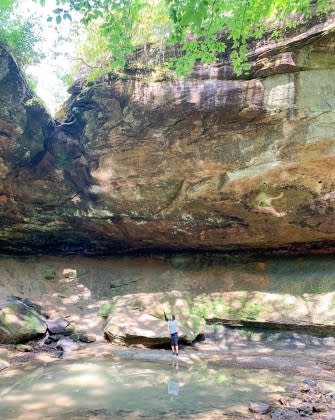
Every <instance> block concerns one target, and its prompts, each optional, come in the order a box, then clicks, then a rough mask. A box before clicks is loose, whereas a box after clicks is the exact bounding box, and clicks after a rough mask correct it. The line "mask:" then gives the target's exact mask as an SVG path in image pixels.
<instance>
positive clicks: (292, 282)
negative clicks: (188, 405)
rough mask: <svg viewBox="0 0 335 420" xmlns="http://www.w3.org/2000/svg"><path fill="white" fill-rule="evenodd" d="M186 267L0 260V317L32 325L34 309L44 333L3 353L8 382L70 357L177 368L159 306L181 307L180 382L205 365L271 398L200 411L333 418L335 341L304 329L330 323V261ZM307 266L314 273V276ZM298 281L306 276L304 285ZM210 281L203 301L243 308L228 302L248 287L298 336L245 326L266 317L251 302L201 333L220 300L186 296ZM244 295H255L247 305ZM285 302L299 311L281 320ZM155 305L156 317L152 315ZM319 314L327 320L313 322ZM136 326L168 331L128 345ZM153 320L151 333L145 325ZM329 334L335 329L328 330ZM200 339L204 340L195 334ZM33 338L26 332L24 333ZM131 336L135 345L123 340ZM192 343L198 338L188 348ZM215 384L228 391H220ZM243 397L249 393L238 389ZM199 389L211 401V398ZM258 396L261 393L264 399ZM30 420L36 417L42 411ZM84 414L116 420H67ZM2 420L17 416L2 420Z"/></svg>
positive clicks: (6, 346) (186, 413) (132, 414)
mask: <svg viewBox="0 0 335 420" xmlns="http://www.w3.org/2000/svg"><path fill="white" fill-rule="evenodd" d="M186 261H187V262H188V264H186V265H185V264H184V265H180V264H181V262H182V261H181V260H180V259H179V260H178V266H176V265H175V266H174V267H172V266H171V265H169V264H168V265H166V263H165V262H164V261H162V260H157V259H154V260H150V259H145V261H143V260H140V261H139V260H138V259H136V258H135V259H134V261H132V259H126V260H124V259H116V260H110V259H100V260H95V259H81V258H72V259H69V258H65V259H64V258H57V257H50V258H41V259H39V258H34V259H32V260H29V259H28V260H27V259H15V258H4V259H2V264H1V266H0V274H1V275H0V291H1V293H0V296H1V308H2V309H1V310H2V311H4V310H6V308H8V306H9V305H13V304H14V303H15V302H16V304H17V305H18V307H19V308H21V309H22V308H23V307H24V308H23V309H24V311H23V315H24V317H26V315H27V312H26V310H27V308H28V309H29V308H30V309H32V310H33V311H35V315H34V318H33V320H34V322H33V323H32V324H33V326H34V328H36V326H37V320H38V322H41V324H38V328H41V329H38V334H37V336H36V337H27V336H23V338H22V340H20V339H17V340H15V343H12V344H11V343H9V342H7V343H3V344H2V345H0V359H1V365H0V366H1V367H2V370H1V372H0V375H1V376H2V378H5V377H6V375H11V372H12V374H13V375H15V372H17V374H18V373H19V371H21V370H22V371H24V370H25V369H28V370H29V367H30V366H34V365H35V364H37V365H39V366H42V367H43V366H44V367H45V366H50V367H52V366H62V365H63V364H64V366H65V365H66V363H68V362H69V361H71V360H72V361H74V362H75V361H77V362H78V363H79V364H80V363H81V361H83V360H85V361H90V363H93V364H94V363H96V361H97V359H99V358H101V357H102V358H107V360H110V361H111V365H110V366H113V364H114V363H116V364H117V363H120V361H122V363H126V362H127V361H132V362H134V363H139V364H141V363H149V364H150V365H151V366H157V365H163V366H166V367H167V368H170V367H173V366H175V365H176V360H175V358H173V357H172V355H171V352H170V350H169V344H168V343H169V341H168V335H167V333H166V325H165V323H164V322H163V321H162V319H161V314H160V313H159V312H160V309H161V308H164V309H165V308H166V309H167V310H170V311H171V310H172V309H178V310H179V312H177V313H178V315H179V319H180V321H181V325H183V326H184V328H185V331H186V332H187V331H188V334H189V335H187V334H185V340H184V341H183V342H182V345H181V351H180V357H179V359H178V364H179V366H180V369H181V370H182V371H183V374H184V375H185V376H187V375H188V372H190V371H191V372H194V370H195V369H199V368H201V369H202V368H203V369H204V370H205V371H206V372H207V371H208V370H210V371H214V372H215V371H219V370H220V369H237V370H239V371H240V372H244V371H247V370H252V372H253V373H252V374H251V376H253V377H254V378H253V380H254V381H255V383H257V387H256V385H255V387H256V388H257V389H259V390H260V391H261V390H262V392H263V390H268V391H269V392H267V393H266V398H265V397H264V398H257V393H256V395H252V394H250V400H249V401H244V403H243V404H244V411H243V410H242V412H240V413H238V412H237V413H235V414H232V413H229V410H228V411H226V408H220V409H217V408H215V404H214V407H211V408H208V409H207V410H202V411H201V410H200V411H201V418H208V419H210V418H211V419H216V418H224V417H225V416H227V418H231V417H232V416H233V417H234V416H235V418H264V419H269V418H274V419H286V418H287V419H290V418H302V417H307V418H308V417H309V418H316V419H331V418H335V412H334V410H335V408H334V403H333V396H334V394H333V391H334V390H335V388H334V387H335V385H334V373H335V339H334V337H333V335H332V334H327V331H323V334H322V335H316V334H315V333H314V334H310V331H308V328H306V324H307V327H308V325H312V324H313V325H314V327H315V328H317V326H318V320H320V319H322V320H327V319H328V318H327V317H329V316H330V313H322V305H321V303H322V302H323V303H324V305H326V306H324V307H327V308H328V309H332V306H331V301H332V299H331V298H330V297H331V296H332V293H333V283H332V282H333V278H332V272H333V269H332V268H333V261H332V259H331V258H326V259H324V258H321V259H319V260H318V259H316V260H315V259H314V260H313V259H312V261H311V260H308V261H306V262H304V261H303V260H301V259H300V260H298V259H297V260H290V261H288V262H286V264H287V266H285V265H281V266H280V267H281V268H280V269H278V265H274V264H275V263H273V262H271V261H270V262H269V261H265V262H259V261H255V262H248V263H247V264H244V265H243V264H242V265H241V264H240V265H236V264H233V265H232V266H222V265H218V264H216V265H215V264H214V266H213V265H210V266H208V262H207V263H206V264H205V267H204V266H193V267H192V268H190V265H189V262H190V261H188V260H186ZM305 265H306V267H307V266H308V270H306V267H305ZM301 267H303V271H302V270H301ZM298 268H299V269H298ZM302 272H305V273H306V274H305V277H304V276H303V275H302ZM205 277H206V278H207V281H208V282H207V296H209V295H210V294H211V293H212V294H214V295H215V296H218V294H222V293H225V294H226V295H225V296H228V295H227V294H230V296H231V294H232V293H237V295H236V296H237V299H236V301H232V305H233V304H236V302H239V299H240V300H241V291H243V290H244V292H243V293H244V295H245V296H244V297H245V298H248V297H250V296H253V298H255V297H257V296H261V297H263V298H264V297H267V298H271V299H269V300H270V301H271V302H273V301H275V302H277V303H276V306H272V307H273V308H274V309H276V310H274V311H273V314H272V315H273V317H274V318H273V320H274V319H276V320H277V321H278V320H279V321H280V320H281V319H282V318H281V316H283V315H285V317H286V319H287V318H288V315H290V316H291V325H290V326H291V328H290V329H287V328H286V327H287V324H282V325H280V322H272V323H271V325H272V326H273V327H276V328H275V329H269V328H268V327H269V324H268V325H266V323H265V324H264V322H259V323H258V328H255V325H257V319H250V317H249V318H247V316H250V315H253V316H254V317H256V318H257V316H258V315H259V314H257V311H258V309H259V308H260V307H259V306H255V305H254V306H251V307H249V308H248V306H247V305H244V306H240V308H238V307H237V306H236V307H235V309H236V313H235V318H234V317H232V318H231V319H230V321H231V322H230V323H229V324H228V325H227V324H226V325H222V324H218V323H214V324H211V325H210V324H206V322H205V320H204V319H203V320H202V322H200V323H199V322H198V321H197V320H198V319H200V321H201V316H200V315H203V318H204V315H207V316H208V314H209V313H210V310H213V308H214V309H215V308H216V306H215V305H217V304H218V302H217V299H216V301H215V300H214V302H216V303H215V305H212V306H211V308H209V307H208V305H209V303H210V302H211V301H210V300H209V299H207V301H201V302H200V304H199V305H198V306H197V311H195V310H194V306H190V305H189V304H188V302H190V300H188V298H187V299H185V296H186V294H187V293H190V292H191V293H190V295H191V296H192V299H193V300H196V299H197V297H198V296H200V295H203V294H204V293H205V292H206V289H205V284H204V283H203V280H204V279H205ZM163 279H165V280H168V279H172V280H170V282H169V283H167V281H162V280H163ZM176 279H178V281H177V280H176ZM140 280H141V285H140V284H139V283H140ZM140 286H141V287H142V289H141V290H140ZM220 287H221V290H220V289H219V288H220ZM315 287H318V289H317V290H316V289H315ZM320 288H323V290H321V289H320ZM246 292H248V293H249V294H248V296H247V293H246ZM243 293H242V294H243ZM160 296H165V298H166V296H167V297H168V298H167V299H165V300H164V301H163V302H158V303H159V305H158V306H157V301H158V300H159V299H158V297H160ZM274 296H275V299H274ZM172 298H173V299H174V300H173V299H172ZM280 298H281V301H280ZM204 302H205V303H206V305H207V306H206V305H205V304H204ZM255 304H256V303H255ZM22 305H23V306H22ZM169 305H170V306H169ZM285 305H286V306H285ZM287 305H291V308H294V311H291V312H286V313H285V310H287V308H289V306H287ZM308 305H309V311H308V312H307V313H306V312H301V309H302V308H303V309H306V307H308ZM249 306H250V305H249ZM231 307H232V306H231ZM155 308H156V310H157V308H158V309H159V310H157V313H156V312H155ZM255 308H256V309H257V310H255ZM30 309H29V310H30ZM110 309H112V310H111V312H109V310H110ZM192 309H193V310H192ZM216 309H217V308H216ZM238 309H239V310H240V312H238ZM261 309H262V311H263V312H262V313H263V314H267V313H269V311H268V312H267V310H268V309H267V310H265V309H266V308H265V307H264V308H261ZM206 310H207V312H206ZM217 310H218V309H217ZM243 311H244V312H243ZM248 311H249V312H248ZM281 311H282V312H281ZM299 311H300V315H301V318H299V317H298V316H297V317H296V319H298V320H302V321H303V320H305V321H306V320H308V322H307V323H306V322H305V323H304V322H300V323H299V322H298V323H297V324H294V323H293V322H292V319H293V317H295V315H296V314H299ZM324 312H327V310H324ZM238 313H240V314H241V313H244V315H245V316H246V319H245V322H244V323H243V322H239V321H241V319H240V318H238ZM318 314H321V315H322V317H321V315H320V316H319V317H318ZM7 315H8V313H7ZM183 319H186V321H189V319H191V320H192V322H191V323H188V322H185V324H183ZM134 320H136V321H137V322H138V323H139V324H140V325H142V327H143V326H145V327H146V329H150V330H151V332H152V333H153V334H154V335H155V334H157V333H156V332H155V331H157V330H158V331H160V330H161V331H160V335H159V340H158V341H155V340H156V338H155V339H153V337H150V336H149V337H148V336H146V337H145V336H144V335H141V334H138V333H137V336H138V337H139V339H138V340H137V342H134V340H133V343H132V344H131V340H129V336H131V334H129V331H130V330H131V329H132V328H133V329H135V327H136V329H137V331H138V328H139V325H138V324H137V325H135V321H134ZM121 321H122V322H121ZM255 321H256V322H255ZM111 322H112V324H115V325H117V326H118V328H119V331H121V330H122V329H123V330H124V331H125V332H126V334H124V336H123V338H122V337H121V335H120V336H119V337H117V336H115V337H114V336H111V335H109V334H106V326H108V325H109V324H110V323H111ZM327 322H328V321H327ZM151 323H152V325H155V327H154V326H152V328H151V327H150V328H149V327H148V326H150V325H151ZM243 324H244V325H243ZM325 325H328V326H329V327H332V324H331V323H330V321H329V322H328V324H325ZM299 327H300V328H299ZM156 328H157V329H156ZM192 328H193V329H194V330H192ZM199 328H200V329H199ZM295 328H296V329H297V330H296V331H295ZM192 331H193V336H192ZM197 331H198V332H199V331H200V332H201V333H200V334H198V335H197V334H196V332H197ZM330 331H331V329H330ZM26 332H27V331H26V330H24V333H26ZM121 332H122V331H121ZM127 332H128V335H127ZM314 332H315V330H314ZM328 332H329V331H328ZM11 333H13V331H12V332H11ZM12 337H13V335H12ZM127 337H128V340H125V339H124V338H127ZM190 337H191V339H190ZM192 337H194V338H196V339H195V340H192ZM21 341H22V342H21ZM121 344H122V345H121ZM257 372H258V373H257ZM262 372H270V375H271V372H273V376H275V375H279V374H280V375H282V378H285V380H284V379H282V382H283V384H282V385H283V386H282V389H281V390H280V391H276V392H273V387H271V386H270V385H268V384H267V382H266V381H265V380H264V379H262V377H261V373H262ZM136 375H137V373H136ZM139 376H141V374H139ZM290 378H292V380H291V379H290ZM289 379H290V380H289ZM217 386H221V384H220V383H218V384H217ZM228 387H229V386H228ZM240 388H241V389H243V381H242V383H241V386H240ZM333 388H334V389H333ZM213 389H217V388H216V387H214V388H213ZM203 392H205V393H206V390H204V391H203ZM259 395H260V396H261V393H260V394H259ZM251 397H253V398H251ZM334 401H335V400H334ZM191 411H192V410H191ZM191 411H190V410H187V409H183V410H181V411H180V412H178V418H192V416H193V417H194V418H195V417H197V416H198V417H199V411H198V412H196V413H193V412H191ZM173 413H174V412H173V411H172V412H170V411H169V412H166V413H161V414H160V415H158V416H157V417H155V414H153V413H151V414H150V415H149V414H148V415H147V417H150V416H151V418H164V416H165V417H166V418H174V417H173V415H174V414H173ZM25 414H26V415H27V413H25ZM44 414H45V413H44ZM32 415H33V414H32ZM34 416H35V417H34V420H35V419H36V418H37V417H36V412H35V413H34ZM57 416H58V417H57ZM57 416H56V417H53V418H57V419H58V420H60V419H61V417H59V416H60V414H59V413H58V414H57ZM80 416H81V418H86V417H87V418H99V419H105V418H106V419H107V418H110V414H108V412H104V410H103V409H101V410H100V411H99V410H97V409H94V410H93V411H90V410H86V411H85V410H84V411H83V410H81V411H80V410H79V411H78V410H77V411H76V410H75V411H74V412H72V413H71V417H70V418H79V417H80ZM118 416H119V417H120V418H121V417H123V418H125V417H126V418H141V416H142V417H143V416H146V414H145V413H144V414H143V413H137V412H136V410H133V411H129V410H128V411H127V410H126V411H125V412H122V410H121V411H120V412H119V413H116V412H113V418H114V417H115V418H117V417H118ZM136 416H137V417H136ZM5 417H6V416H5ZM198 417H197V418H198ZM7 418H10V417H8V415H7ZM14 418H17V419H19V418H20V417H19V416H18V417H14ZM22 418H25V419H27V418H28V417H22ZM32 418H33V417H32ZM49 418H52V417H49ZM64 418H69V417H64Z"/></svg>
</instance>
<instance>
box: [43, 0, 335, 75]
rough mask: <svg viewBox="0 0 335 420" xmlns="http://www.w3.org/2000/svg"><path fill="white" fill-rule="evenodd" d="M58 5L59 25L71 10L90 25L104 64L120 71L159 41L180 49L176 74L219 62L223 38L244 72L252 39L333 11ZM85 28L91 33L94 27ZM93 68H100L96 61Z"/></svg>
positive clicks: (266, 2)
mask: <svg viewBox="0 0 335 420" xmlns="http://www.w3.org/2000/svg"><path fill="white" fill-rule="evenodd" d="M48 1H50V0H40V3H41V4H43V5H44V4H45V3H47V2H48ZM57 4H58V7H57V8H56V9H55V10H54V19H55V21H56V23H58V24H59V23H61V22H62V20H71V16H72V13H73V12H74V11H77V12H80V13H81V14H82V19H81V21H82V23H84V24H85V25H90V24H91V23H92V22H94V30H95V33H96V36H95V41H98V43H99V42H100V46H101V48H102V50H103V51H104V54H106V51H108V52H109V55H107V57H108V58H107V62H106V63H105V64H107V65H108V66H109V67H110V68H123V67H124V65H125V63H126V59H125V57H126V55H127V54H129V53H131V52H132V51H134V49H135V48H136V46H137V45H138V44H141V43H142V44H146V43H150V42H160V43H161V44H162V43H164V45H165V46H166V44H170V45H171V44H179V45H182V47H181V50H182V54H180V56H179V57H177V59H176V60H175V61H174V62H173V64H172V65H173V67H175V69H176V72H177V73H179V74H185V73H186V72H188V71H190V70H191V68H192V65H193V64H194V62H196V61H198V60H200V61H201V62H205V63H210V62H214V61H217V60H218V59H219V58H220V54H221V55H222V54H224V53H225V52H226V49H227V42H224V41H223V40H222V34H225V38H224V39H226V40H227V41H228V43H229V46H230V49H231V52H230V58H231V60H232V62H233V64H234V67H235V70H236V71H237V73H241V72H242V71H243V70H244V69H246V68H247V64H246V55H247V46H246V45H247V41H248V40H249V39H250V38H255V39H260V38H261V37H262V36H264V33H265V31H266V30H267V28H268V27H269V25H271V24H273V23H275V24H277V26H278V24H279V23H280V28H281V29H285V28H287V27H292V26H294V25H296V23H297V21H298V19H299V16H301V15H303V16H304V17H305V18H309V17H311V16H312V15H315V14H320V13H326V12H328V11H329V10H330V9H331V8H332V1H331V0H316V1H313V2H311V1H310V0H166V1H164V0H119V1H110V0H57ZM49 19H50V20H52V19H53V17H52V16H50V18H49ZM88 27H89V28H91V29H90V30H91V33H93V32H92V31H93V29H92V28H93V27H92V25H91V26H88ZM278 34H279V32H277V31H275V33H274V34H273V36H276V35H278ZM86 52H87V51H86ZM99 55H100V58H101V56H102V55H103V54H102V52H101V53H100V54H98V56H99ZM83 58H84V59H85V60H87V59H89V55H88V54H86V56H85V54H83ZM88 64H89V63H88ZM91 65H92V67H97V66H98V61H97V59H96V58H94V59H93V60H92V62H91ZM170 65H171V62H170Z"/></svg>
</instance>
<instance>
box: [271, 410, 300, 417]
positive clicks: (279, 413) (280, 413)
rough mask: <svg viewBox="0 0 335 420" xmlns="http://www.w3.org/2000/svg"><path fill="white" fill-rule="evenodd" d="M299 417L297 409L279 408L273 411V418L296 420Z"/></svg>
mask: <svg viewBox="0 0 335 420" xmlns="http://www.w3.org/2000/svg"><path fill="white" fill-rule="evenodd" d="M299 417H300V416H299V414H298V412H297V410H295V409H290V408H279V409H277V410H275V411H274V412H273V413H271V419H273V420H296V419H297V418H299Z"/></svg>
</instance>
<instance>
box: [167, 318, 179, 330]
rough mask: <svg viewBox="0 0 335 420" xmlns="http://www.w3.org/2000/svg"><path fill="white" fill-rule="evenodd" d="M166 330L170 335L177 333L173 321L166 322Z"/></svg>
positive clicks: (175, 324)
mask: <svg viewBox="0 0 335 420" xmlns="http://www.w3.org/2000/svg"><path fill="white" fill-rule="evenodd" d="M168 329H169V333H170V334H174V333H176V332H177V321H176V320H175V319H172V320H169V321H168Z"/></svg>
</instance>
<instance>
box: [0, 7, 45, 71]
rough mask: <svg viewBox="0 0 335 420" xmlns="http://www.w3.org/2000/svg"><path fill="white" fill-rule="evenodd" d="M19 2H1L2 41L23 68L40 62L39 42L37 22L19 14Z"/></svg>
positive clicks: (0, 39) (0, 25)
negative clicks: (37, 48) (36, 47)
mask: <svg viewBox="0 0 335 420" xmlns="http://www.w3.org/2000/svg"><path fill="white" fill-rule="evenodd" d="M16 6H17V0H0V41H2V42H3V43H4V44H5V45H6V46H7V48H8V49H9V50H10V51H11V53H12V54H13V55H14V56H15V58H16V60H17V61H18V62H19V64H20V65H21V66H26V65H29V64H32V63H34V62H36V61H37V60H38V58H39V57H38V53H37V51H36V50H35V44H36V42H37V40H38V34H37V31H36V28H37V26H38V24H37V22H36V21H34V19H32V17H31V16H26V17H23V16H21V15H19V14H17V10H16Z"/></svg>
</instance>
